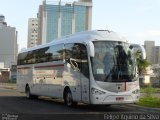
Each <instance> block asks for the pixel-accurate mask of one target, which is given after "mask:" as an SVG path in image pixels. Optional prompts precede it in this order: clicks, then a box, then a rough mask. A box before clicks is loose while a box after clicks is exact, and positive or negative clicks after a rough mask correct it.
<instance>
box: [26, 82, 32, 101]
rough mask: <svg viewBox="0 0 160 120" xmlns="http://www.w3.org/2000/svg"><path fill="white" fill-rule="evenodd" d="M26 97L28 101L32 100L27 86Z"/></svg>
mask: <svg viewBox="0 0 160 120" xmlns="http://www.w3.org/2000/svg"><path fill="white" fill-rule="evenodd" d="M26 97H27V98H28V99H31V98H32V95H31V92H30V88H29V86H28V85H27V86H26Z"/></svg>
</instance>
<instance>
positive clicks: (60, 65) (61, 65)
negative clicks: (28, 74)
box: [34, 64, 64, 68]
mask: <svg viewBox="0 0 160 120" xmlns="http://www.w3.org/2000/svg"><path fill="white" fill-rule="evenodd" d="M63 66H64V64H59V65H47V66H35V67H34V68H48V67H63Z"/></svg>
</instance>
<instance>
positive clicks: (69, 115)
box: [0, 88, 145, 120]
mask: <svg viewBox="0 0 160 120" xmlns="http://www.w3.org/2000/svg"><path fill="white" fill-rule="evenodd" d="M122 114H127V115H130V114H135V115H139V114H145V112H144V111H140V110H137V109H135V108H132V107H127V106H125V105H112V106H110V107H107V106H90V105H85V104H79V105H78V106H77V107H74V108H68V107H66V106H64V104H63V101H62V100H57V99H51V98H47V97H40V98H39V99H27V98H26V97H25V94H22V93H19V92H17V91H16V90H15V89H5V88H0V120H1V119H2V120H6V119H5V118H8V117H9V118H10V119H12V120H25V119H26V120H30V119H33V120H35V119H36V120H41V119H43V120H48V119H53V118H54V119H55V120H58V119H65V120H72V119H73V120H78V119H79V120H88V119H92V120H94V119H96V120H101V119H102V120H104V119H111V120H112V119H113V118H114V117H117V119H119V117H121V116H120V115H122ZM118 116H119V117H118ZM10 119H8V120H10ZM114 119H115V120H116V118H114ZM125 120H127V119H125Z"/></svg>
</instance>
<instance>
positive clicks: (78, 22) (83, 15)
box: [38, 0, 92, 44]
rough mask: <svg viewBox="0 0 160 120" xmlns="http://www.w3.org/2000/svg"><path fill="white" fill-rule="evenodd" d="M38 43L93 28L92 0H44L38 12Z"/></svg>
mask: <svg viewBox="0 0 160 120" xmlns="http://www.w3.org/2000/svg"><path fill="white" fill-rule="evenodd" d="M38 20H39V21H38V27H39V29H38V44H43V43H48V42H50V41H52V40H54V39H56V38H59V37H62V36H65V35H69V34H73V33H75V32H80V31H86V30H91V24H92V0H79V1H78V2H73V3H62V2H59V3H57V4H56V3H55V2H49V1H46V0H44V1H43V4H42V5H40V6H39V12H38Z"/></svg>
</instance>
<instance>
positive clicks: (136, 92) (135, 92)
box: [132, 89, 140, 94]
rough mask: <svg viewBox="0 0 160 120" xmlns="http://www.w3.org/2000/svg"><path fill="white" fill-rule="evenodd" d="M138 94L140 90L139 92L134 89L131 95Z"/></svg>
mask: <svg viewBox="0 0 160 120" xmlns="http://www.w3.org/2000/svg"><path fill="white" fill-rule="evenodd" d="M139 92H140V90H139V89H136V90H134V91H133V92H132V93H133V94H139Z"/></svg>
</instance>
